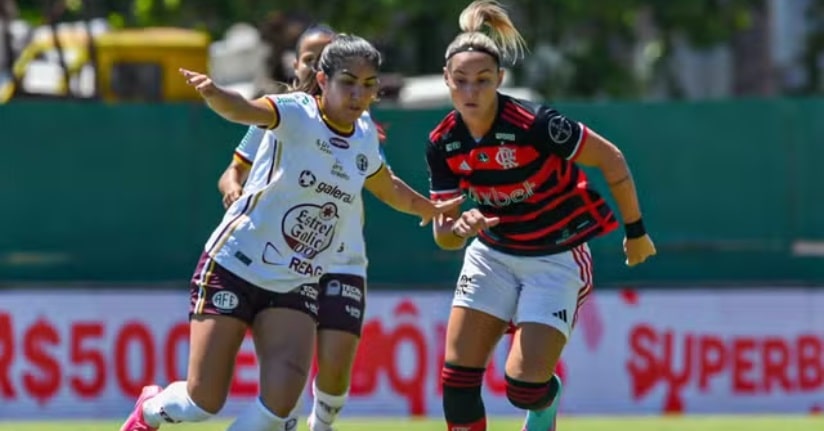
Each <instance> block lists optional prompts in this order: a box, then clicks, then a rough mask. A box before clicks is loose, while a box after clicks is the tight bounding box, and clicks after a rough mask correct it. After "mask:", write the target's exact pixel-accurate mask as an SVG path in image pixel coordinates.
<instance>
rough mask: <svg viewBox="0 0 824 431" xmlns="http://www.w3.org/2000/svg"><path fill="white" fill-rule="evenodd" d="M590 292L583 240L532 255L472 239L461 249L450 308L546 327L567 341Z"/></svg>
mask: <svg viewBox="0 0 824 431" xmlns="http://www.w3.org/2000/svg"><path fill="white" fill-rule="evenodd" d="M591 291H592V257H591V255H590V253H589V247H588V246H587V245H586V244H582V245H579V246H577V247H575V248H573V249H572V250H569V251H566V252H563V253H558V254H553V255H548V256H534V257H533V256H516V255H511V254H505V253H501V252H499V251H497V250H493V249H491V248H489V247H488V246H486V245H485V244H483V243H481V242H480V241H478V240H477V239H476V240H474V241H472V243H471V244H470V245H469V246H468V247H467V248H466V253H465V255H464V262H463V268H461V275H460V277H458V284H457V288H456V289H455V296H454V298H453V300H452V306H453V307H465V308H470V309H473V310H478V311H482V312H484V313H487V314H490V315H492V316H495V317H497V318H499V319H501V320H503V321H511V322H512V323H514V324H516V325H517V324H520V323H524V322H532V323H540V324H544V325H548V326H551V327H553V328H556V329H558V330H559V331H561V333H563V334H564V335H565V336H566V337H567V339H569V336H570V333H571V332H572V328H573V326H574V325H575V320H576V319H577V317H578V308H579V307H580V306H581V304H583V303H584V301H585V300H586V297H587V295H589V293H590V292H591Z"/></svg>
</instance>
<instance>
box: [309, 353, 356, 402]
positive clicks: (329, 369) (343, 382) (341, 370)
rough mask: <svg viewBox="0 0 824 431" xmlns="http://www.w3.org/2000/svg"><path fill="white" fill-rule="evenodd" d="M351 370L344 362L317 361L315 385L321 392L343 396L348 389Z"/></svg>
mask: <svg viewBox="0 0 824 431" xmlns="http://www.w3.org/2000/svg"><path fill="white" fill-rule="evenodd" d="M351 369H352V368H351V366H350V364H349V363H348V362H346V361H332V360H325V361H320V360H319V361H318V374H317V376H315V384H316V385H317V387H318V388H320V389H321V390H323V392H326V393H330V394H343V393H345V392H346V391H347V390H348V389H349V379H350V375H351Z"/></svg>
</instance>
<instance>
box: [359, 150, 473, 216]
mask: <svg viewBox="0 0 824 431" xmlns="http://www.w3.org/2000/svg"><path fill="white" fill-rule="evenodd" d="M365 187H366V189H367V190H369V192H370V193H372V194H373V195H375V197H376V198H378V199H379V200H381V201H382V202H383V203H385V204H387V205H389V206H390V207H392V208H394V209H395V210H397V211H400V212H402V213H406V214H412V215H416V216H419V217H420V218H421V226H425V225H426V224H428V223H429V222H430V221H431V220H432V219H433V218H434V217H436V216H438V215H439V214H443V213H445V212H448V211H450V210H452V209H454V208H458V207H459V206H460V205H461V202H463V197H458V198H455V199H450V200H448V201H443V202H437V203H436V202H432V201H430V200H429V199H427V198H425V197H423V196H422V195H421V194H420V193H418V192H416V191H415V189H413V188H412V187H409V185H408V184H406V183H405V182H404V181H403V180H402V179H401V178H399V177H398V176H396V175H395V174H394V172H392V170H391V169H389V168H388V167H386V166H385V165H384V166H383V167H381V168H380V169H379V170H378V171H377V172H376V173H375V174H373V175H372V176H371V177H369V178H368V179H367V180H366V183H365Z"/></svg>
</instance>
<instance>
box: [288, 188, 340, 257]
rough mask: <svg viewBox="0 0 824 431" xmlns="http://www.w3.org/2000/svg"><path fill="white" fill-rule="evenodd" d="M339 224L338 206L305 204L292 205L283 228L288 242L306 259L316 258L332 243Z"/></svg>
mask: <svg viewBox="0 0 824 431" xmlns="http://www.w3.org/2000/svg"><path fill="white" fill-rule="evenodd" d="M337 224H338V207H337V206H336V205H335V204H334V203H333V202H327V203H325V204H323V205H313V204H304V205H298V206H295V207H292V208H291V209H290V210H289V211H287V212H286V215H285V216H283V223H282V224H281V230H282V232H283V239H284V240H285V241H286V244H287V245H288V246H289V248H291V249H292V250H293V251H294V252H295V253H297V254H299V255H301V256H303V257H304V258H306V259H314V258H315V257H316V256H317V255H318V254H319V253H321V252H323V251H324V250H326V249H327V248H329V245H330V244H332V238H334V237H335V227H336V226H337Z"/></svg>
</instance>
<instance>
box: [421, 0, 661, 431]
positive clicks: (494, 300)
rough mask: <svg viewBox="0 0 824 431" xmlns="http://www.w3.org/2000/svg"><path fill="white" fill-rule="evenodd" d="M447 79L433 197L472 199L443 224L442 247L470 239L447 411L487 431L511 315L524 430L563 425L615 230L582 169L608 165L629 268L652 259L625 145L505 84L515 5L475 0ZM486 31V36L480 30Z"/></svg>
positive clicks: (447, 368)
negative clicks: (593, 250)
mask: <svg viewBox="0 0 824 431" xmlns="http://www.w3.org/2000/svg"><path fill="white" fill-rule="evenodd" d="M459 22H460V27H461V30H462V31H463V33H461V34H459V35H458V36H457V37H456V38H455V39H454V41H453V42H452V43H451V44H450V45H449V46H448V48H447V49H446V55H445V60H446V66H445V67H444V78H445V80H446V84H447V86H448V87H449V90H450V95H451V98H452V103H453V106H454V110H453V111H452V112H450V113H449V114H448V115H447V116H446V117H445V118H444V119H443V121H441V123H440V124H439V125H438V126H437V127H435V129H434V130H433V131H432V132H431V134H430V140H429V144H428V146H427V150H426V158H427V163H428V166H429V171H430V188H431V197H432V198H433V199H449V198H454V197H455V196H459V195H461V194H462V193H466V194H468V195H469V197H470V198H471V199H472V200H474V201H475V202H476V207H475V208H473V209H471V210H469V211H466V212H463V213H459V211H457V210H456V211H454V212H452V213H451V214H446V215H444V216H442V217H441V218H439V219H438V220H436V222H435V223H434V236H435V241H436V242H437V243H438V245H439V246H440V247H442V248H444V249H460V248H462V247H464V245H465V243H466V241H467V240H468V239H469V238H470V237H474V236H476V235H477V238H476V239H474V240H473V241H472V242H471V243H470V244H469V246H468V247H467V248H466V251H465V256H464V264H463V268H462V269H461V273H460V276H459V278H458V284H457V289H456V291H455V296H454V299H453V303H452V310H451V312H450V316H449V322H448V326H447V334H446V348H445V365H444V368H443V371H442V377H443V378H442V382H443V394H444V395H443V408H444V414H445V418H446V421H447V424H448V429H449V430H450V431H457V430H461V431H483V430H486V418H485V413H484V407H483V402H482V400H481V381H482V377H483V372H484V368H485V367H486V364H487V362H488V360H489V357H490V355H491V353H492V351H493V349H494V347H495V345H496V344H497V343H498V340H500V338H501V335H502V334H503V333H504V332H505V330H506V328H507V323H508V322H509V321H510V320H511V321H513V322H514V324H515V325H516V326H517V330H516V332H515V335H514V339H513V344H512V348H511V350H510V352H509V356H508V358H507V362H506V385H507V390H506V391H507V396H508V398H509V400H510V402H511V403H512V404H513V405H514V406H516V407H519V408H521V409H525V410H527V411H528V413H527V420H526V422H525V424H524V430H526V431H548V430H554V429H555V411H556V408H557V399H558V396H559V394H560V390H561V381H560V379H558V378H557V376H555V375H554V374H553V371H554V369H555V365H556V363H557V361H558V358H559V357H560V355H561V351H562V350H563V347H564V345H565V344H566V341H567V339H568V338H569V335H570V333H571V331H572V328H573V326H574V324H575V319H576V317H577V312H578V309H579V307H580V306H581V304H582V303H583V302H584V300H585V299H586V297H587V295H588V294H589V293H590V292H591V290H592V278H591V277H592V272H591V268H592V259H591V257H590V253H589V248H588V247H587V242H588V241H590V240H591V239H593V238H595V237H597V236H599V235H603V234H605V233H607V232H610V231H611V230H613V229H615V228H616V227H618V222H617V221H616V217H615V216H614V215H613V213H612V211H611V209H610V208H609V207H608V205H607V203H606V202H605V201H604V199H602V198H601V196H599V195H598V193H597V192H596V191H595V190H593V189H592V188H591V187H590V185H589V183H588V182H587V178H586V176H585V174H584V172H583V170H581V168H580V167H579V166H578V165H584V166H592V167H595V168H598V169H600V171H601V172H602V173H603V175H604V177H605V178H606V180H607V182H608V184H609V187H610V191H611V193H612V195H613V197H614V198H615V201H616V203H617V206H618V209H619V211H620V213H621V217H622V218H623V221H624V223H625V233H626V239H625V241H624V250H625V253H626V257H627V261H626V263H627V264H628V265H630V266H633V265H637V264H639V263H641V262H643V261H645V260H646V259H647V258H648V257H650V256H652V255H654V254H655V247H654V245H653V243H652V240H651V239H650V237H649V236H648V235H647V233H646V231H645V230H644V225H643V222H642V221H641V209H640V207H639V203H638V197H637V195H636V191H635V184H634V183H633V180H632V176H631V175H630V171H629V168H628V167H627V164H626V162H625V160H624V157H623V155H622V154H621V151H620V150H619V149H618V148H616V147H615V145H613V144H612V143H610V142H609V141H608V140H606V139H604V138H603V137H601V136H600V135H599V134H597V133H595V132H594V131H592V130H591V129H589V128H587V127H586V126H584V125H583V124H581V123H578V122H576V121H573V120H572V119H570V118H568V117H566V116H564V115H563V114H561V113H560V112H558V111H557V110H555V109H553V108H551V107H549V106H547V105H543V104H538V103H531V102H528V101H525V100H520V99H516V98H513V97H509V96H506V95H504V94H501V93H499V92H498V91H497V90H498V87H499V86H500V84H501V81H502V79H503V73H504V71H503V69H502V68H501V65H502V64H503V63H504V62H506V61H509V60H512V61H515V60H518V59H519V58H520V57H522V55H523V50H524V42H523V39H522V37H521V35H520V34H519V33H518V30H517V29H516V28H515V27H514V25H513V24H512V22H511V20H510V19H509V17H508V15H507V13H506V11H505V10H504V9H503V8H502V7H501V5H500V4H498V3H497V2H495V1H492V0H478V1H475V2H473V3H472V4H470V5H469V6H468V7H467V8H466V9H464V11H463V12H462V13H461V15H460V20H459ZM484 31H486V32H484Z"/></svg>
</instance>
